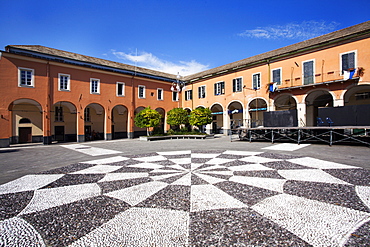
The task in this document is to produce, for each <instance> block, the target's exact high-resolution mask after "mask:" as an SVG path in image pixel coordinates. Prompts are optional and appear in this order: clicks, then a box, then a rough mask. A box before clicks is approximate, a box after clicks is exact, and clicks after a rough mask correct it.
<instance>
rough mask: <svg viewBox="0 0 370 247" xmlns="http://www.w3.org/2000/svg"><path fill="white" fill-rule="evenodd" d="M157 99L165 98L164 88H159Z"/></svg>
mask: <svg viewBox="0 0 370 247" xmlns="http://www.w3.org/2000/svg"><path fill="white" fill-rule="evenodd" d="M157 100H163V89H162V88H158V89H157Z"/></svg>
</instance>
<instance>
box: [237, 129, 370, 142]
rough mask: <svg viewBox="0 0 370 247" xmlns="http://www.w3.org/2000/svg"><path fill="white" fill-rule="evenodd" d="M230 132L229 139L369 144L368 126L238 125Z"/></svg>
mask: <svg viewBox="0 0 370 247" xmlns="http://www.w3.org/2000/svg"><path fill="white" fill-rule="evenodd" d="M231 132H232V133H231V141H234V140H237V139H239V140H246V141H249V142H252V141H271V142H272V143H274V142H295V143H298V144H300V143H327V144H329V145H330V146H331V145H333V144H339V143H341V144H360V145H366V146H370V126H332V127H327V126H326V127H321V126H320V127H261V128H245V127H239V128H236V129H232V131H231ZM236 135H237V136H236Z"/></svg>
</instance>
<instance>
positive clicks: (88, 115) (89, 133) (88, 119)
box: [84, 103, 105, 141]
mask: <svg viewBox="0 0 370 247" xmlns="http://www.w3.org/2000/svg"><path fill="white" fill-rule="evenodd" d="M84 119H85V140H86V141H93V140H102V139H104V136H105V124H104V123H105V110H104V107H103V106H102V105H100V104H98V103H91V104H89V105H87V106H86V107H85V109H84Z"/></svg>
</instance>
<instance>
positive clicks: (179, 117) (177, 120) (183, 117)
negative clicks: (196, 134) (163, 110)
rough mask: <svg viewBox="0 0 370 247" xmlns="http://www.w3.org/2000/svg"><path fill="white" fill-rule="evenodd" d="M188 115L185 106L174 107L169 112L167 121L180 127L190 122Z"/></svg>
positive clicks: (177, 127)
mask: <svg viewBox="0 0 370 247" xmlns="http://www.w3.org/2000/svg"><path fill="white" fill-rule="evenodd" d="M188 115H189V113H188V111H187V110H185V109H183V108H173V109H172V110H170V111H169V112H168V113H167V123H168V124H169V125H173V126H176V129H179V128H180V125H181V124H188V123H189V117H188Z"/></svg>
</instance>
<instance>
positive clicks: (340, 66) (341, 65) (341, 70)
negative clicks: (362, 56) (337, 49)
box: [339, 50, 357, 75]
mask: <svg viewBox="0 0 370 247" xmlns="http://www.w3.org/2000/svg"><path fill="white" fill-rule="evenodd" d="M350 53H354V66H353V68H354V69H355V68H357V50H353V51H348V52H342V53H340V54H339V71H340V75H343V74H344V72H343V71H344V70H343V62H342V57H343V55H345V54H350ZM349 69H350V68H349Z"/></svg>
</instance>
